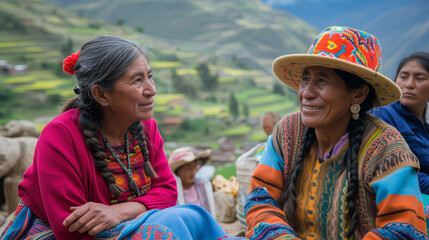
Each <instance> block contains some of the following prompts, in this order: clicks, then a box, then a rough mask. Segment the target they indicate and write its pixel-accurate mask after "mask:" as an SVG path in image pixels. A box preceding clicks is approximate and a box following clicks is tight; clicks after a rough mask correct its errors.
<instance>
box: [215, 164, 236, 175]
mask: <svg viewBox="0 0 429 240" xmlns="http://www.w3.org/2000/svg"><path fill="white" fill-rule="evenodd" d="M214 175H215V176H216V175H222V176H224V177H225V178H226V179H229V178H230V177H232V176H234V177H235V176H237V168H236V167H235V163H234V164H231V165H227V166H219V167H216V169H215V172H214Z"/></svg>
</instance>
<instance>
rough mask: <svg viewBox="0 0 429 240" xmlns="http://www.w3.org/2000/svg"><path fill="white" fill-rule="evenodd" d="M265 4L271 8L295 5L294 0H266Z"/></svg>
mask: <svg viewBox="0 0 429 240" xmlns="http://www.w3.org/2000/svg"><path fill="white" fill-rule="evenodd" d="M265 3H266V4H268V5H270V6H272V7H274V6H276V7H285V6H291V5H295V3H296V0H266V1H265Z"/></svg>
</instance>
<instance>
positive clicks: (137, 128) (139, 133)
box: [130, 122, 158, 178]
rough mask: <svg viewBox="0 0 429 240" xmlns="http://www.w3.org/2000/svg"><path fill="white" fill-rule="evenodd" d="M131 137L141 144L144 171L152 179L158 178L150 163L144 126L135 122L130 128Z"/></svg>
mask: <svg viewBox="0 0 429 240" xmlns="http://www.w3.org/2000/svg"><path fill="white" fill-rule="evenodd" d="M130 131H131V135H132V136H133V138H134V139H136V140H137V142H138V143H139V147H140V149H141V153H142V155H143V160H144V171H145V173H146V174H147V175H148V176H150V177H151V178H157V177H158V174H156V172H155V170H154V169H153V167H152V164H151V163H150V161H149V150H148V148H147V142H146V135H145V134H144V132H143V124H142V123H141V122H135V123H133V124H132V125H131V126H130Z"/></svg>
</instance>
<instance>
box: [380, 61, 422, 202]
mask: <svg viewBox="0 0 429 240" xmlns="http://www.w3.org/2000/svg"><path fill="white" fill-rule="evenodd" d="M395 82H396V84H398V86H399V88H400V89H401V91H402V97H401V100H399V101H397V102H395V103H393V104H391V105H388V106H385V107H381V108H379V109H376V110H374V115H375V116H377V117H379V118H381V119H382V120H383V121H385V122H386V123H388V124H390V125H392V126H394V127H395V128H396V129H398V131H399V132H400V133H401V134H402V137H404V139H405V141H407V143H408V146H409V147H410V149H411V151H413V153H414V154H415V155H416V156H417V158H418V159H419V162H420V171H419V174H418V177H419V185H420V190H421V192H422V193H424V194H429V111H428V110H427V109H428V105H429V104H428V101H429V53H427V52H415V53H412V54H411V55H410V56H408V57H406V58H404V59H403V60H402V61H401V62H400V63H399V66H398V70H397V71H396V77H395Z"/></svg>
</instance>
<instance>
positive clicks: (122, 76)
mask: <svg viewBox="0 0 429 240" xmlns="http://www.w3.org/2000/svg"><path fill="white" fill-rule="evenodd" d="M63 69H64V71H65V72H67V73H69V74H72V75H75V76H76V79H77V82H78V84H77V87H76V88H75V93H76V94H78V97H76V98H74V99H71V100H70V101H68V102H67V103H66V104H65V106H64V107H63V112H62V114H60V115H59V116H58V117H56V118H55V119H54V120H52V121H51V122H50V123H49V124H48V125H47V126H46V127H45V128H44V130H43V131H42V133H41V135H40V138H39V140H38V143H37V147H36V150H35V154H34V162H33V165H32V166H31V167H30V168H29V169H28V170H27V171H26V172H25V175H24V180H23V182H22V183H21V184H20V185H19V196H20V197H21V198H22V201H21V202H20V204H19V206H18V208H17V211H16V213H15V217H14V218H13V219H12V221H11V222H10V224H9V226H8V227H7V228H6V230H5V231H4V233H3V234H2V237H1V238H2V239H26V238H29V237H35V236H40V235H45V238H42V239H52V238H56V239H94V238H96V239H103V238H104V239H113V238H115V239H123V238H127V239H128V238H132V239H134V238H137V239H154V238H156V239H158V238H159V237H160V236H161V238H159V239H164V238H163V237H162V236H164V237H170V238H169V239H219V238H223V237H225V236H226V233H225V232H224V231H223V230H222V228H221V227H220V226H219V225H218V224H217V223H216V221H215V220H214V219H213V218H212V217H211V216H210V214H209V213H207V212H206V211H205V210H204V209H202V208H200V207H198V206H194V205H188V206H177V207H172V206H174V205H175V204H176V201H177V190H176V181H175V179H174V177H173V174H172V172H171V170H170V168H169V165H168V161H167V158H166V155H165V153H164V150H163V139H162V137H161V135H160V134H159V131H158V129H157V125H156V122H155V120H154V119H153V118H152V115H153V106H154V103H153V96H154V95H155V94H156V90H155V82H154V79H153V78H152V70H151V67H150V65H149V62H148V60H147V58H146V55H145V53H144V51H143V50H142V49H141V48H139V47H138V46H137V45H136V44H135V43H133V42H131V41H128V40H126V39H123V38H121V37H116V36H101V37H98V38H96V39H94V40H91V41H89V42H88V43H86V44H84V45H83V47H82V49H81V50H80V51H79V52H77V53H73V54H72V55H71V56H69V57H67V58H66V59H65V60H64V65H63ZM161 209H162V210H161ZM172 216H174V217H172ZM199 229H204V231H203V232H202V231H201V230H199ZM38 239H39V238H38Z"/></svg>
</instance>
